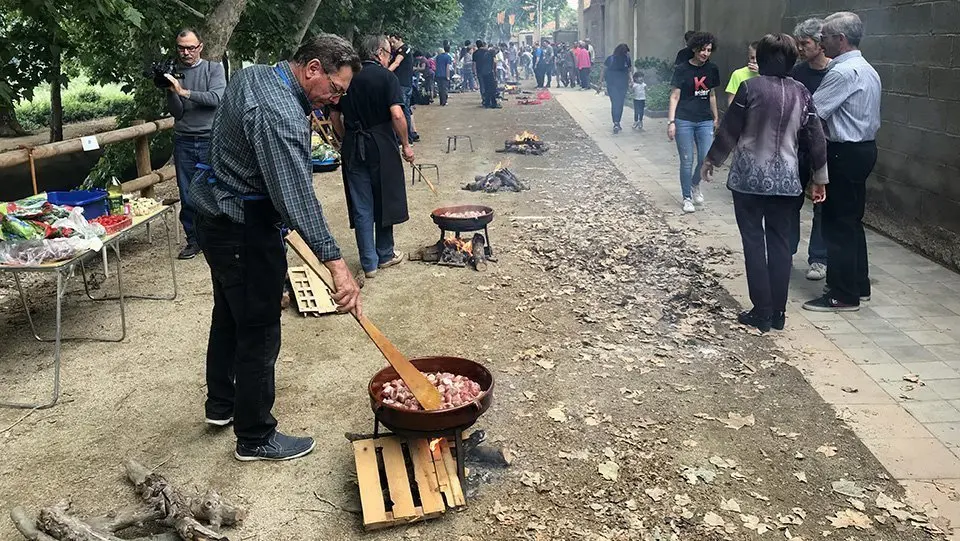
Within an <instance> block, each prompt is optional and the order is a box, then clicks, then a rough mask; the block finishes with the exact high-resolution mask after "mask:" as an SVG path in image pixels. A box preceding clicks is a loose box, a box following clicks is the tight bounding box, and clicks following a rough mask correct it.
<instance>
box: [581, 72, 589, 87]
mask: <svg viewBox="0 0 960 541" xmlns="http://www.w3.org/2000/svg"><path fill="white" fill-rule="evenodd" d="M580 87H581V88H590V68H580Z"/></svg>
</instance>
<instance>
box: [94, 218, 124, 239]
mask: <svg viewBox="0 0 960 541" xmlns="http://www.w3.org/2000/svg"><path fill="white" fill-rule="evenodd" d="M94 221H95V222H97V223H100V222H99V221H97V220H94ZM100 225H102V226H103V228H104V229H105V230H106V232H107V235H113V234H114V233H119V232H121V231H123V230H124V229H126V228H128V227H130V226H131V225H133V217H131V216H124V217H123V220H120V221H119V222H117V223H115V224H113V225H109V226H108V225H105V224H100Z"/></svg>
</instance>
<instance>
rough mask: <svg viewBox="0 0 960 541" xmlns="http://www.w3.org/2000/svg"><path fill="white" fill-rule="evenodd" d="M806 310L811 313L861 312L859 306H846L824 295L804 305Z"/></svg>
mask: <svg viewBox="0 0 960 541" xmlns="http://www.w3.org/2000/svg"><path fill="white" fill-rule="evenodd" d="M803 309H804V310H809V311H811V312H857V311H859V310H860V305H859V304H846V303H842V302H840V301H838V300H837V299H834V298H831V297H830V296H829V295H824V296H822V297H820V298H817V299H813V300H812V301H808V302H806V303H804V304H803Z"/></svg>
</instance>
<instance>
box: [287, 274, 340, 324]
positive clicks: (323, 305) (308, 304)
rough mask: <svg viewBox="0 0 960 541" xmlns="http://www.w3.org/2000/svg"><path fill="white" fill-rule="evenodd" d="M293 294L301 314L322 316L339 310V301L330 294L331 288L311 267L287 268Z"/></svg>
mask: <svg viewBox="0 0 960 541" xmlns="http://www.w3.org/2000/svg"><path fill="white" fill-rule="evenodd" d="M287 276H288V277H289V278H290V285H292V286H293V295H294V297H295V298H296V301H297V310H298V311H299V312H300V315H302V316H304V317H306V316H308V315H312V316H321V315H323V314H331V313H334V312H336V311H337V303H335V302H333V297H331V296H330V289H329V288H327V285H326V284H324V283H323V280H321V279H320V277H319V276H317V274H316V273H315V272H313V271H312V270H310V268H309V267H306V266H304V267H290V268H289V269H288V270H287Z"/></svg>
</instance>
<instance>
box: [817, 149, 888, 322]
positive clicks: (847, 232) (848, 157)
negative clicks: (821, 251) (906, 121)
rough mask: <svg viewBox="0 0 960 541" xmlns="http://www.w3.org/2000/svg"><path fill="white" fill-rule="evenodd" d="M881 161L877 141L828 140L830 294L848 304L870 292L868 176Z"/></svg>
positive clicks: (825, 211) (825, 210)
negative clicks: (866, 211)
mask: <svg viewBox="0 0 960 541" xmlns="http://www.w3.org/2000/svg"><path fill="white" fill-rule="evenodd" d="M876 163H877V144H876V142H874V141H866V142H863V143H828V144H827V172H828V173H829V175H830V184H828V185H827V200H826V201H824V203H823V236H824V241H825V242H826V244H827V261H829V262H830V264H829V265H828V266H827V285H828V286H829V287H830V296H831V297H833V298H834V299H836V300H838V301H840V302H842V303H845V304H853V305H859V304H860V297H862V296H867V295H870V272H869V263H868V261H867V238H866V236H865V234H864V231H863V211H864V205H865V203H866V189H867V177H869V176H870V173H871V172H872V171H873V166H874V165H876Z"/></svg>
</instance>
